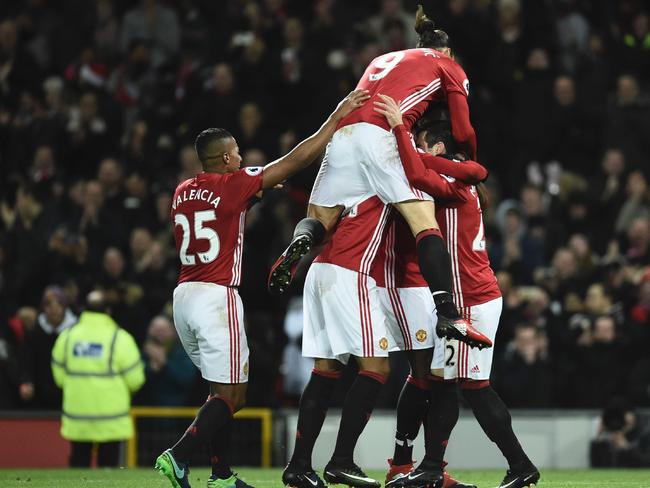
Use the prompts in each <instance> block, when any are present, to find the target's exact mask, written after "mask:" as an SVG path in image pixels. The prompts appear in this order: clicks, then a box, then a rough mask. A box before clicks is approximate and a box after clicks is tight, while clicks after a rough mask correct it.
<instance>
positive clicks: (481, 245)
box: [472, 190, 485, 251]
mask: <svg viewBox="0 0 650 488" xmlns="http://www.w3.org/2000/svg"><path fill="white" fill-rule="evenodd" d="M472 194H475V195H476V203H477V205H478V211H479V218H480V224H479V227H478V232H477V233H476V237H475V238H474V240H473V241H472V251H485V230H484V228H483V211H482V210H481V200H479V198H478V194H476V190H474V191H472Z"/></svg>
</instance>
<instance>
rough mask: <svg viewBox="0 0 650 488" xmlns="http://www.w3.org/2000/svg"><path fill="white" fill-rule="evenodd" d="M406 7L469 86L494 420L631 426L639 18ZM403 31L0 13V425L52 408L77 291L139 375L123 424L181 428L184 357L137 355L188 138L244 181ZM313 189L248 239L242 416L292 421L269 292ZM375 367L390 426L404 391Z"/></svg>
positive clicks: (601, 12) (158, 304)
mask: <svg viewBox="0 0 650 488" xmlns="http://www.w3.org/2000/svg"><path fill="white" fill-rule="evenodd" d="M140 3H142V5H148V7H146V8H145V10H139V5H140ZM423 3H424V4H425V9H426V10H427V12H428V13H429V15H430V17H432V18H433V19H434V20H435V21H436V22H437V23H438V25H439V27H440V28H442V29H445V30H446V31H447V32H448V34H449V35H450V38H451V40H452V43H453V48H454V51H455V53H456V55H457V57H458V60H459V62H460V63H461V65H462V66H463V67H464V69H465V71H466V72H467V74H468V76H469V79H470V109H471V116H472V121H473V124H474V127H475V128H476V131H477V134H478V141H479V144H478V147H479V161H480V162H481V163H483V164H484V165H485V166H486V167H488V168H489V170H490V178H489V180H488V188H489V192H490V200H491V206H490V208H489V209H487V210H486V211H485V213H484V218H485V221H486V225H487V237H488V249H489V253H490V257H491V260H492V264H493V267H494V269H495V271H496V272H497V273H498V278H499V282H500V285H501V287H502V292H503V294H504V298H505V309H504V313H503V315H502V319H501V324H500V328H499V334H498V338H497V346H496V361H495V365H494V378H493V381H494V384H495V386H496V389H497V390H498V392H499V393H500V394H501V395H502V397H503V398H504V400H505V401H506V403H507V404H508V406H510V407H513V408H529V407H531V408H538V407H567V408H576V407H581V408H582V407H589V408H603V407H605V406H606V405H608V404H610V403H611V402H612V401H617V402H618V401H621V402H625V403H627V404H628V405H630V406H633V407H643V406H645V407H648V406H650V355H649V354H648V344H649V343H650V191H649V189H648V177H649V176H650V174H649V172H650V161H649V159H648V154H649V153H650V99H649V98H648V89H649V88H650V86H649V82H650V30H649V18H648V11H649V10H650V2H648V1H634V0H621V1H614V0H599V1H597V0H594V1H579V0H575V1H571V0H539V1H526V0H521V1H519V0H498V1H496V0H495V1H490V0H448V1H436V2H423ZM415 7H416V2H413V1H404V2H400V1H397V0H383V1H380V0H376V1H373V0H355V1H343V0H321V1H304V0H259V1H253V0H251V1H245V0H228V1H226V0H223V1H214V0H195V1H191V0H184V1H177V2H172V1H159V2H155V1H143V2H135V1H126V0H114V1H111V0H97V1H85V0H59V1H54V0H52V1H48V0H22V1H8V2H1V4H0V204H1V208H0V210H1V212H0V215H1V217H2V218H1V219H0V408H2V409H34V410H38V409H49V410H56V409H57V408H58V407H59V405H60V393H58V390H57V389H56V388H55V387H54V385H53V383H52V379H51V375H50V373H49V368H50V358H49V350H50V348H51V346H52V344H53V342H54V336H52V335H48V334H46V333H44V332H43V328H42V327H41V326H40V324H39V320H44V317H41V318H40V319H39V314H41V313H42V310H41V304H42V297H43V296H44V291H45V289H46V287H48V286H58V287H60V288H61V289H62V293H63V295H64V300H65V303H66V306H67V307H68V308H69V309H70V310H71V312H73V313H78V312H79V311H80V307H81V303H82V299H83V297H84V296H85V294H86V293H87V292H88V291H90V290H92V289H96V288H100V289H103V290H105V291H107V292H108V294H109V296H110V298H111V303H112V307H113V311H114V317H115V319H116V320H117V321H118V323H119V324H120V325H122V326H123V327H124V328H126V329H127V330H129V331H130V332H131V333H132V334H133V335H134V336H135V337H136V339H137V340H138V343H139V344H140V345H141V346H142V348H143V355H144V358H145V360H146V361H148V363H149V365H151V362H152V361H153V362H156V361H157V364H155V365H154V367H153V368H151V367H149V368H148V370H147V384H146V386H145V387H144V389H143V390H142V391H141V392H140V393H139V394H138V396H137V398H136V403H139V404H145V405H199V404H200V403H201V402H202V401H203V398H204V394H205V386H203V385H202V384H201V383H200V381H199V380H198V374H197V373H196V372H195V371H194V370H193V369H192V367H191V364H189V363H188V361H187V359H186V357H185V356H184V354H183V353H182V351H181V350H180V349H179V347H180V346H178V345H176V346H174V348H173V349H172V350H171V352H170V353H167V352H165V351H166V349H165V348H160V347H157V346H156V341H158V342H160V341H163V342H165V341H167V340H168V339H167V338H166V336H165V335H164V334H163V333H161V334H162V336H161V337H157V336H155V335H156V334H148V328H149V324H150V323H151V322H152V319H153V318H154V317H155V316H157V315H161V314H162V315H168V314H169V312H170V301H171V296H172V291H173V289H174V286H175V279H176V273H177V268H178V258H177V256H176V255H175V253H174V249H173V242H172V234H171V226H170V224H169V222H168V213H169V205H170V199H171V193H172V192H173V189H174V188H175V185H176V184H177V183H178V181H179V180H181V179H183V178H186V177H189V176H191V175H192V174H193V173H194V172H195V171H197V169H198V168H199V166H198V161H197V160H196V157H195V155H194V153H193V150H192V141H193V139H194V137H195V136H196V134H197V133H198V132H199V131H201V130H202V129H204V128H206V127H209V126H216V127H224V128H226V129H228V130H229V131H231V132H232V133H233V135H234V136H235V137H236V138H237V140H238V142H239V146H240V148H241V150H242V153H243V155H244V162H245V164H247V165H258V164H263V163H265V162H267V161H271V160H272V159H274V158H276V157H278V156H280V155H282V154H285V153H286V152H287V151H288V150H289V149H290V148H291V147H292V146H293V145H294V144H295V143H297V142H298V141H300V140H301V138H303V137H305V136H307V135H309V134H310V133H311V132H312V131H314V130H315V129H316V128H317V127H318V126H319V125H320V123H321V122H322V121H323V120H324V119H325V117H326V116H327V114H328V113H329V112H330V111H331V110H332V109H333V108H334V106H335V104H336V103H337V101H338V100H340V99H341V98H342V97H343V96H344V95H345V94H346V93H348V92H349V91H350V90H351V89H353V88H354V86H355V83H356V80H357V79H358V78H359V76H360V75H361V73H362V72H363V70H364V68H365V67H366V65H367V64H368V63H369V61H370V60H371V59H372V58H374V57H375V56H377V55H379V54H381V53H383V52H388V51H393V50H399V49H404V48H408V47H411V46H413V45H414V42H415V33H414V31H413V30H412V22H413V13H414V11H415ZM146 9H151V10H146ZM147 11H148V12H150V13H151V16H148V14H147V13H143V12H147ZM147 19H150V20H147ZM147 22H152V25H153V32H154V34H153V35H151V36H149V35H148V32H149V30H148V28H146V25H147ZM317 167H318V165H317V164H315V165H313V166H312V167H311V168H310V169H308V170H307V171H305V172H303V173H301V174H299V175H298V176H297V177H295V178H293V179H292V180H291V181H290V182H288V184H286V185H285V187H284V189H282V190H278V191H269V192H268V194H267V195H265V196H264V198H263V199H262V201H261V202H260V203H259V204H257V205H256V206H255V207H254V208H253V209H252V211H251V212H250V214H249V217H248V221H247V228H246V247H245V252H244V275H243V285H242V286H241V295H242V298H243V301H244V304H245V307H246V313H247V323H246V327H247V331H248V335H249V343H250V345H251V353H252V360H251V366H250V370H251V376H250V390H249V396H248V400H249V404H250V405H253V406H271V407H276V406H283V405H295V404H296V400H297V394H296V392H295V391H291V388H284V387H283V386H284V381H283V379H284V378H283V372H284V371H287V369H288V368H286V367H284V368H282V367H281V363H282V357H283V351H284V349H285V347H286V346H287V344H288V343H289V342H290V341H288V339H287V337H286V335H285V333H284V331H283V330H284V329H283V323H284V319H285V313H286V310H287V304H288V301H289V300H290V298H291V296H289V297H283V298H281V299H275V298H274V299H271V297H270V296H269V295H268V294H267V292H266V288H265V284H266V275H267V272H268V269H269V267H270V265H271V264H272V262H273V261H274V259H275V258H276V256H277V255H279V254H280V253H281V252H282V250H283V248H284V246H285V245H286V243H287V242H288V240H289V239H290V236H291V233H292V229H293V225H294V224H295V223H296V222H297V220H298V219H300V218H301V217H302V216H303V215H304V211H305V207H306V202H307V199H308V196H309V190H310V188H311V183H312V181H313V178H314V175H315V172H316V171H317ZM55 292H56V294H55V296H57V297H58V296H59V295H58V293H59V292H58V291H56V290H55ZM299 293H300V286H299V284H298V286H294V287H293V290H292V295H293V296H296V295H297V294H299ZM158 320H159V321H160V320H162V321H163V322H165V320H164V319H158ZM168 325H169V324H168V323H164V324H163V325H161V326H160V328H161V329H162V330H166V327H168ZM152 336H155V337H152ZM293 343H294V345H295V344H298V343H299V338H298V339H294V340H293ZM153 356H155V358H154V359H153V360H152V357H153ZM161 362H162V363H163V364H165V366H161V364H160V363H161ZM394 362H395V371H396V373H395V374H394V377H393V380H392V382H391V385H392V386H391V387H390V388H388V389H387V390H386V394H385V396H384V398H383V400H382V405H383V406H386V407H390V406H392V405H394V403H395V400H396V394H397V392H398V391H399V387H400V384H401V381H402V379H403V375H404V374H406V366H405V365H404V362H403V361H401V360H400V358H399V357H396V358H395V359H394ZM172 369H173V371H174V374H177V375H181V376H182V377H183V378H184V380H183V381H182V382H181V383H178V382H174V381H172V380H171V379H170V376H169V375H171V374H172V373H170V371H171V370H172ZM289 369H290V368H289ZM400 375H401V376H400ZM175 377H176V376H175ZM30 385H32V386H31V387H30ZM616 399H621V400H616Z"/></svg>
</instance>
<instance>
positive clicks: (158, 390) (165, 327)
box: [138, 315, 197, 406]
mask: <svg viewBox="0 0 650 488" xmlns="http://www.w3.org/2000/svg"><path fill="white" fill-rule="evenodd" d="M142 352H143V354H144V362H145V375H146V379H147V381H146V385H145V387H144V388H143V390H142V392H141V393H140V394H139V397H138V398H139V401H140V403H141V404H143V405H156V406H182V405H186V404H187V401H188V395H189V394H190V392H191V391H192V388H193V386H194V381H195V380H196V379H197V369H196V368H195V366H194V364H192V361H191V360H190V358H189V356H188V355H187V354H186V353H185V350H184V349H183V346H182V345H181V343H180V341H179V340H178V336H177V335H176V330H175V329H174V324H172V322H171V320H169V318H167V317H165V316H164V315H157V316H155V317H154V318H153V319H151V322H150V324H149V328H148V330H147V338H146V339H145V341H144V345H143V347H142Z"/></svg>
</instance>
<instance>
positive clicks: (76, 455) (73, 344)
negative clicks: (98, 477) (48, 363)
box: [52, 291, 145, 466]
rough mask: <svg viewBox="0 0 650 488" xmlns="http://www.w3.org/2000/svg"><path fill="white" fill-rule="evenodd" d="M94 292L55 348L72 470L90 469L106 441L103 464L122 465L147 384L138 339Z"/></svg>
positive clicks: (101, 455)
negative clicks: (122, 446)
mask: <svg viewBox="0 0 650 488" xmlns="http://www.w3.org/2000/svg"><path fill="white" fill-rule="evenodd" d="M107 312H108V308H107V307H106V305H105V301H104V296H103V294H102V293H101V292H98V291H94V292H91V293H90V294H89V295H88V306H87V308H86V311H85V312H83V313H82V314H81V317H80V318H79V322H78V323H77V324H76V325H73V326H72V327H70V328H69V329H66V330H65V331H63V332H62V333H61V334H60V335H59V337H58V338H57V340H56V343H55V344H54V349H53V350H52V374H53V376H54V381H55V382H56V384H57V385H58V386H59V387H60V388H62V389H63V412H62V422H61V435H62V436H63V437H64V438H65V439H68V440H70V441H71V442H72V454H71V457H70V465H71V466H89V465H90V454H91V451H92V445H93V443H95V442H98V443H100V446H99V459H98V464H99V465H100V466H116V465H117V464H118V456H119V442H120V441H123V440H126V439H129V438H131V437H132V436H133V424H132V422H131V418H130V416H129V409H130V408H131V394H132V393H134V392H135V391H137V390H138V389H139V388H140V387H141V386H142V385H143V384H144V379H145V378H144V366H143V363H142V360H141V359H140V351H139V349H138V346H137V345H136V343H135V340H134V339H133V337H132V336H131V334H129V333H128V332H127V331H126V330H124V329H122V328H120V327H119V326H118V325H117V324H116V323H115V321H114V320H113V319H112V318H111V317H110V315H108V313H107ZM101 443H103V444H101Z"/></svg>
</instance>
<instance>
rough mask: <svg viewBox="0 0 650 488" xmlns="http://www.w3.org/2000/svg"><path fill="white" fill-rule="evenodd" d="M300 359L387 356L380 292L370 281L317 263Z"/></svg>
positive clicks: (310, 279) (307, 293)
mask: <svg viewBox="0 0 650 488" xmlns="http://www.w3.org/2000/svg"><path fill="white" fill-rule="evenodd" d="M303 312H304V324H303V336H302V355H303V356H305V357H309V358H316V359H337V360H338V361H340V362H342V363H343V364H347V362H348V360H349V357H350V355H352V356H357V357H387V356H388V350H389V349H390V348H391V347H392V344H391V341H390V338H389V336H388V334H387V332H386V323H385V317H384V313H383V310H382V305H381V299H380V296H379V288H378V287H377V286H376V284H375V280H374V279H373V278H371V277H370V276H368V275H366V274H363V273H358V272H356V271H352V270H349V269H346V268H342V267H340V266H337V265H335V264H329V263H313V264H312V265H311V267H310V268H309V271H308V272H307V278H306V279H305V290H304V293H303Z"/></svg>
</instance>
